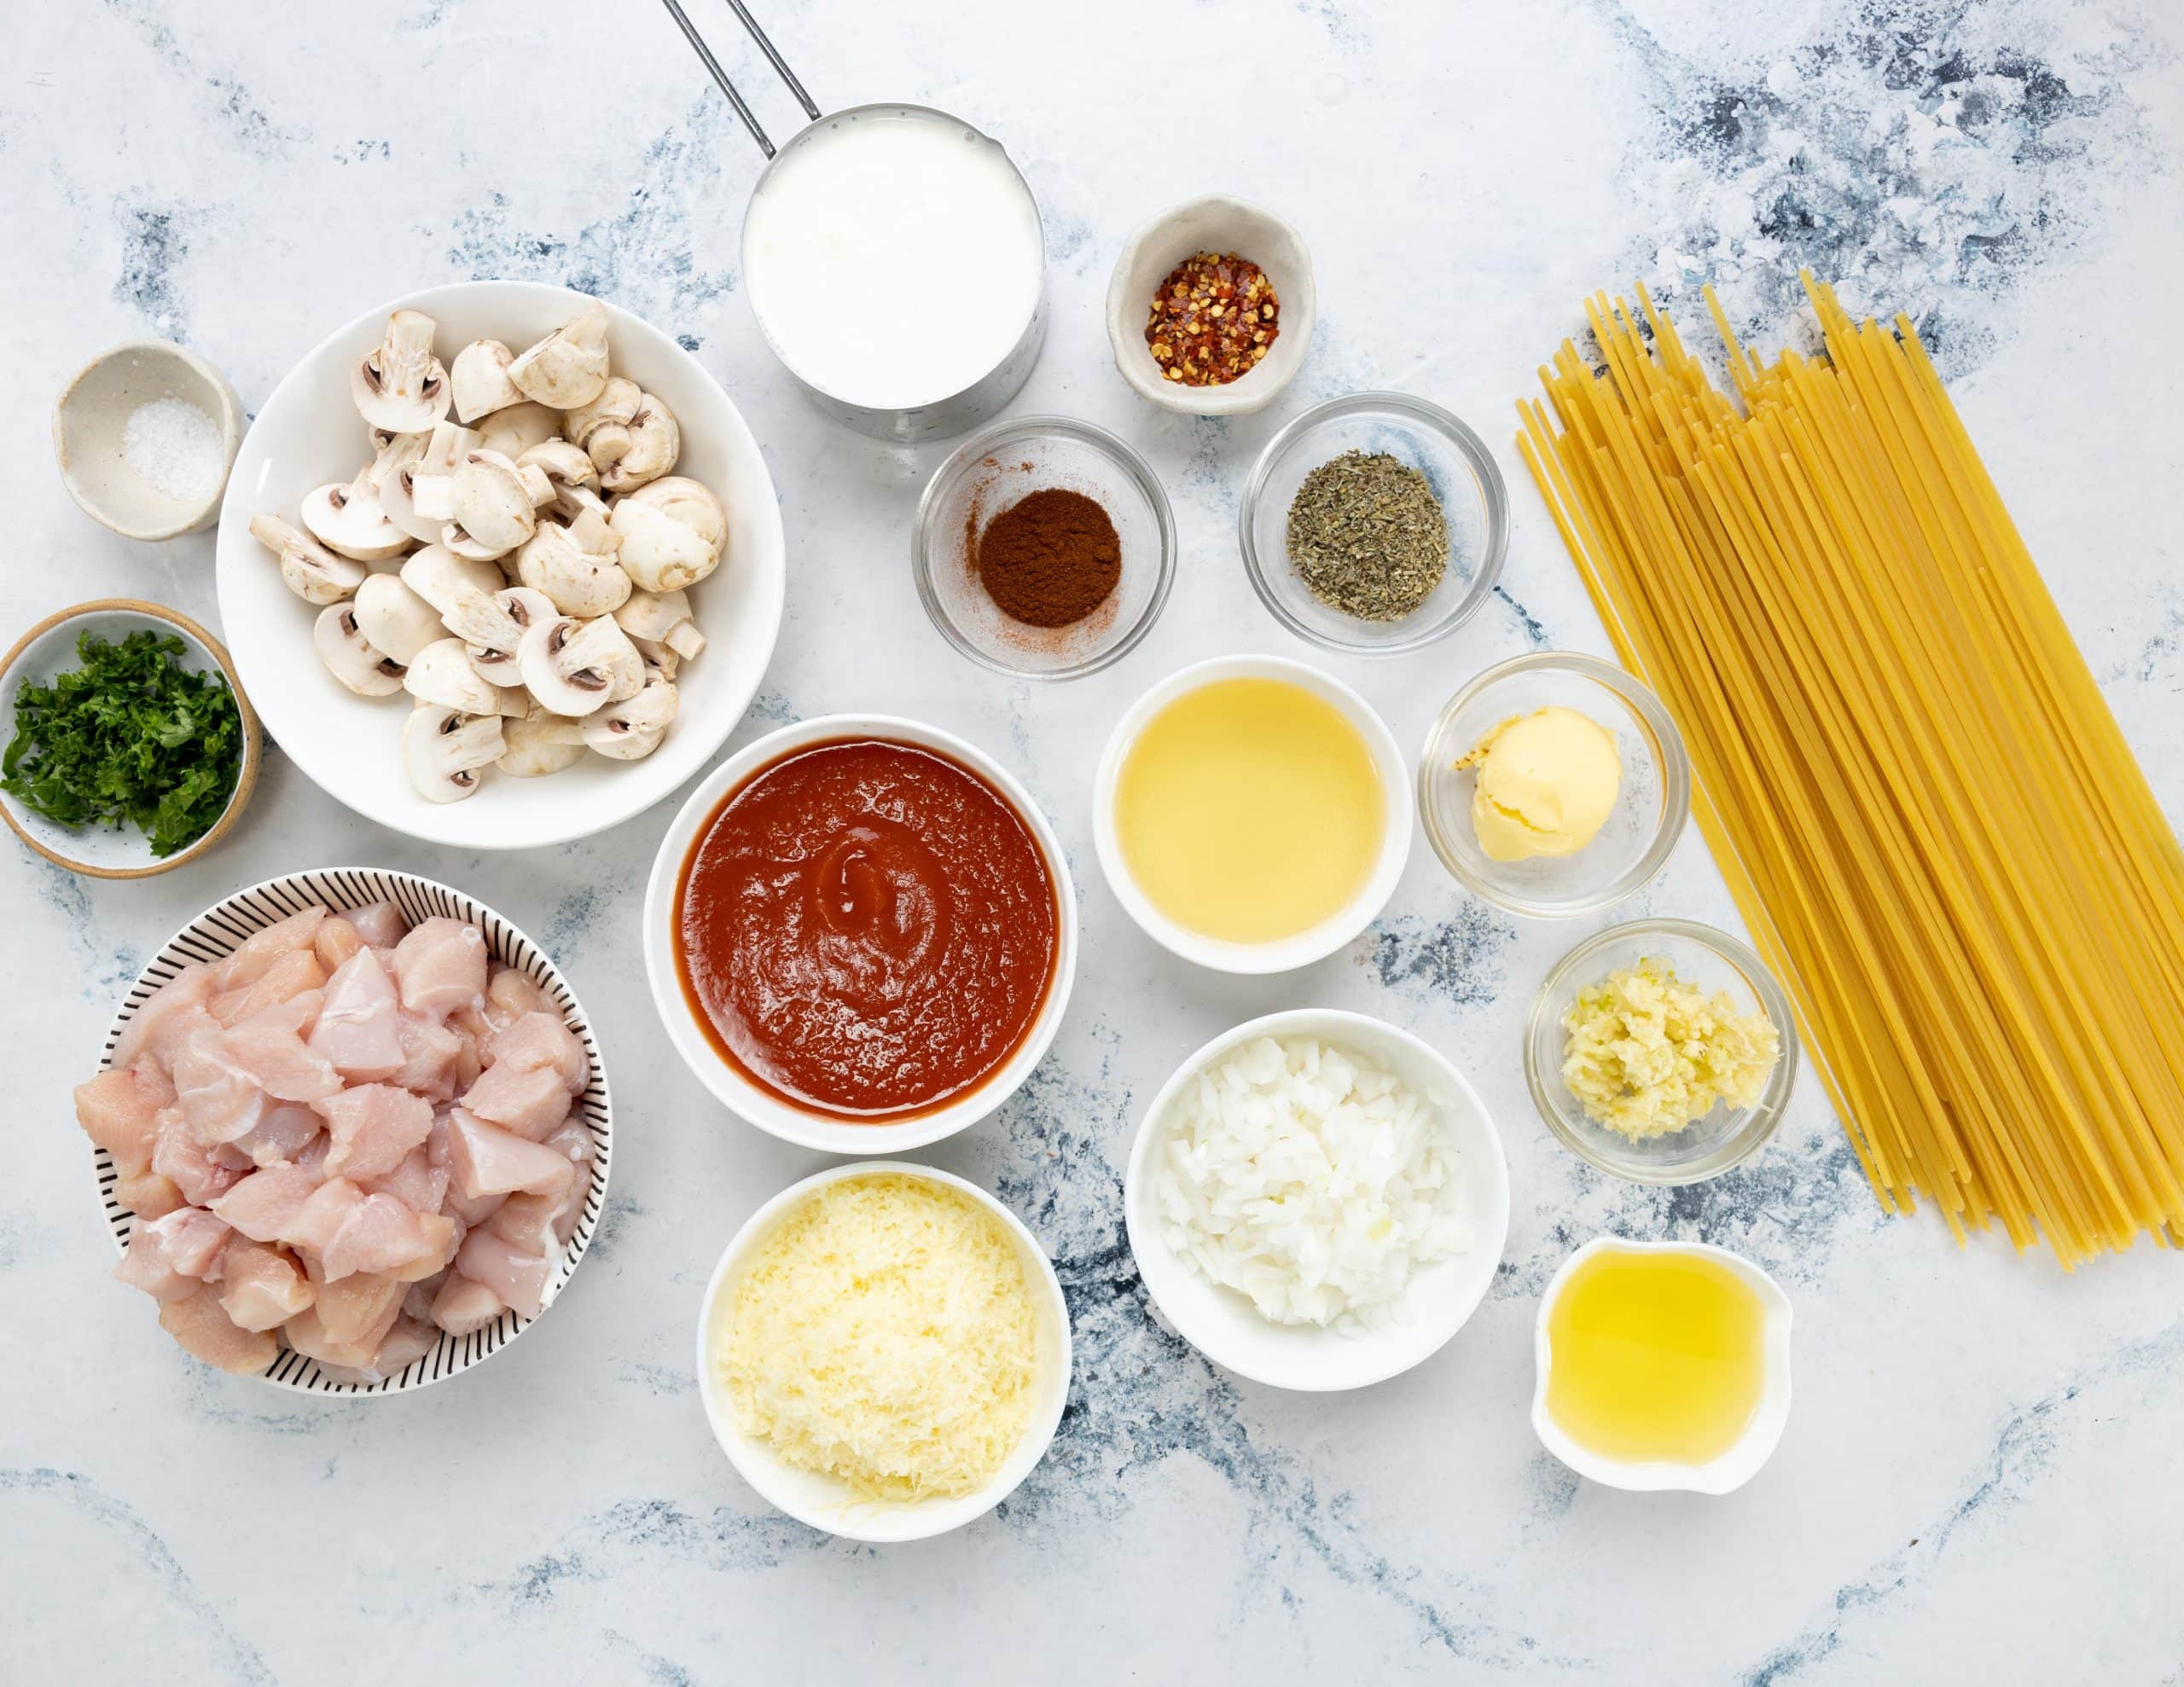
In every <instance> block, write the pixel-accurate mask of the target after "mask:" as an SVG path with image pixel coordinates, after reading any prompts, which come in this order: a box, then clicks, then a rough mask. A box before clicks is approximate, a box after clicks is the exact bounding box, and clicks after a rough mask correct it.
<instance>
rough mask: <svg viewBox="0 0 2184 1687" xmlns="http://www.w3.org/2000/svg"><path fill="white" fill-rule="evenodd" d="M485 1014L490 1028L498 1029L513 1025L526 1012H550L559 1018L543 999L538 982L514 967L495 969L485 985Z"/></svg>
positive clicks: (551, 1006)
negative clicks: (490, 1025) (489, 1022)
mask: <svg viewBox="0 0 2184 1687" xmlns="http://www.w3.org/2000/svg"><path fill="white" fill-rule="evenodd" d="M485 1013H486V1017H488V1018H489V1019H490V1020H491V1022H492V1025H493V1029H495V1030H500V1029H502V1028H504V1027H506V1026H508V1025H512V1024H514V1023H515V1022H516V1021H517V1020H519V1019H520V1018H522V1017H523V1016H524V1015H525V1014H526V1013H551V1014H553V1015H554V1017H555V1018H556V1019H558V1018H560V1017H561V1015H560V1014H559V1013H557V1012H555V1009H554V1005H553V1004H552V1003H551V1002H549V1001H548V1000H546V992H545V991H544V990H543V989H541V988H539V987H538V984H537V982H536V981H535V980H533V979H531V978H530V977H527V976H526V975H525V974H523V973H521V972H519V971H516V970H515V968H514V967H513V966H497V967H495V968H494V969H493V976H492V977H491V978H490V979H489V980H487V981H486V984H485Z"/></svg>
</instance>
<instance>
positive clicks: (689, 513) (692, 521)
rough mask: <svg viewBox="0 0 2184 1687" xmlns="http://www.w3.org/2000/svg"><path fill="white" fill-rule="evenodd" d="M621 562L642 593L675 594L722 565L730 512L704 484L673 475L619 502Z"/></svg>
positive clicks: (617, 526)
mask: <svg viewBox="0 0 2184 1687" xmlns="http://www.w3.org/2000/svg"><path fill="white" fill-rule="evenodd" d="M613 526H614V530H615V532H616V533H618V534H619V535H620V536H621V539H622V548H621V549H620V551H619V552H618V553H617V554H616V560H617V561H619V563H620V564H621V565H622V571H623V572H624V573H625V574H627V575H628V576H629V577H630V579H631V580H633V581H635V582H636V584H637V588H638V589H639V590H641V591H647V592H675V591H680V590H682V589H683V588H684V587H686V586H694V585H696V584H697V583H698V582H699V581H700V580H702V579H704V578H705V577H706V576H707V575H708V574H711V573H712V571H713V570H714V569H716V568H717V567H719V566H720V559H721V553H722V551H723V549H724V548H726V547H727V544H728V512H727V511H725V510H723V508H722V507H721V503H720V500H719V499H718V498H717V497H715V496H713V495H712V492H711V490H708V489H707V488H706V487H704V486H701V485H700V484H698V482H696V481H694V480H690V479H687V478H683V476H681V475H671V476H669V477H668V478H666V479H665V480H655V481H653V482H652V483H651V484H649V485H645V486H640V487H638V488H637V490H636V491H634V492H624V494H623V495H622V496H620V497H619V498H617V499H616V500H615V501H614V505H613Z"/></svg>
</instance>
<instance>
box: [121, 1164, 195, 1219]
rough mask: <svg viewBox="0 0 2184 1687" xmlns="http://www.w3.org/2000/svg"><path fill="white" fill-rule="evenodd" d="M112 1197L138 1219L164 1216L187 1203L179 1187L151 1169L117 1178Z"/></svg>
mask: <svg viewBox="0 0 2184 1687" xmlns="http://www.w3.org/2000/svg"><path fill="white" fill-rule="evenodd" d="M113 1198H114V1199H115V1200H117V1201H119V1203H121V1204H122V1205H123V1206H125V1207H126V1208H127V1209H129V1210H130V1211H131V1212H132V1213H134V1214H136V1215H137V1217H138V1218H140V1219H158V1218H165V1217H166V1215H168V1214H169V1213H171V1212H173V1211H175V1210H176V1209H177V1208H180V1207H184V1206H187V1205H188V1204H189V1203H187V1202H185V1201H184V1200H183V1198H182V1191H180V1190H179V1189H177V1188H176V1187H175V1186H174V1185H173V1184H172V1183H171V1182H170V1181H169V1180H167V1179H166V1178H163V1177H161V1176H160V1174H158V1173H157V1172H153V1171H146V1172H139V1173H138V1174H137V1175H136V1176H134V1177H125V1178H120V1179H118V1180H116V1181H115V1183H114V1186H113Z"/></svg>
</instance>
